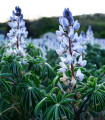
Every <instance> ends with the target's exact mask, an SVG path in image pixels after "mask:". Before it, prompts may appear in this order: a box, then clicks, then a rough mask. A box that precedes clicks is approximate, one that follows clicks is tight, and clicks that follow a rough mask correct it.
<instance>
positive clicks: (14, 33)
mask: <svg viewBox="0 0 105 120" xmlns="http://www.w3.org/2000/svg"><path fill="white" fill-rule="evenodd" d="M10 19H11V22H8V25H9V26H10V27H11V30H10V31H9V33H7V36H8V38H9V40H10V42H9V44H8V46H9V50H8V51H7V52H8V54H16V55H22V56H25V51H24V50H23V45H24V42H25V41H24V39H25V38H26V37H27V35H28V32H27V31H26V27H25V21H24V20H23V14H22V13H21V9H20V8H19V6H16V7H15V11H13V12H12V17H10Z"/></svg>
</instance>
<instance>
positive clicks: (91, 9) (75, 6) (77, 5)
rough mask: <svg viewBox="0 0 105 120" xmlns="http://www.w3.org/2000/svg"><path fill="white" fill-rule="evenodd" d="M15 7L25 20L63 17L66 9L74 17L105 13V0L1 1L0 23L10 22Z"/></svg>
mask: <svg viewBox="0 0 105 120" xmlns="http://www.w3.org/2000/svg"><path fill="white" fill-rule="evenodd" d="M15 6H20V8H21V9H22V13H23V15H24V18H25V19H29V20H32V19H38V18H40V17H52V16H61V15H62V12H63V10H64V8H69V9H70V11H71V12H72V14H73V15H81V14H93V13H104V14H105V0H0V22H5V21H7V20H9V18H10V16H11V15H12V10H14V8H15Z"/></svg>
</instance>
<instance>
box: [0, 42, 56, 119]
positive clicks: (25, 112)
mask: <svg viewBox="0 0 105 120" xmlns="http://www.w3.org/2000/svg"><path fill="white" fill-rule="evenodd" d="M3 47H4V46H3ZM25 49H26V54H27V55H26V57H22V56H19V55H17V56H16V55H7V54H6V52H5V50H4V49H3V48H1V50H0V53H1V54H2V56H1V61H0V119H1V120H7V119H8V120H9V119H14V118H16V120H26V119H36V118H37V116H35V115H34V108H35V106H36V105H37V104H38V102H39V101H40V100H41V99H42V97H43V96H45V94H46V91H45V90H46V87H45V85H44V82H43V81H44V80H45V81H46V86H49V82H50V81H51V80H52V79H53V78H54V77H55V72H54V70H53V68H52V67H51V66H50V65H49V64H48V63H46V62H45V60H44V59H43V58H42V57H41V56H42V51H41V50H40V49H39V48H36V47H35V46H34V45H33V44H32V43H29V44H28V45H27V46H26V48H25ZM51 88H52V87H51ZM52 92H53V91H52ZM5 106H7V107H5Z"/></svg>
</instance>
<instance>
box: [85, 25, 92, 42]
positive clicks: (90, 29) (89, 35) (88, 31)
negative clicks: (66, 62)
mask: <svg viewBox="0 0 105 120" xmlns="http://www.w3.org/2000/svg"><path fill="white" fill-rule="evenodd" d="M86 39H87V40H88V41H92V40H94V34H93V31H92V28H91V26H90V25H89V27H88V29H87V32H86Z"/></svg>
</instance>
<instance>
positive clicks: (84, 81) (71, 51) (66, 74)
mask: <svg viewBox="0 0 105 120" xmlns="http://www.w3.org/2000/svg"><path fill="white" fill-rule="evenodd" d="M59 22H60V26H59V30H57V31H56V34H57V36H58V40H59V41H60V48H59V49H58V50H56V52H57V54H58V55H60V56H61V62H60V63H59V67H57V68H56V69H58V68H59V69H58V72H57V76H56V77H55V79H54V80H53V82H52V85H53V89H51V90H50V92H49V93H47V94H45V97H44V96H43V99H42V100H41V101H40V102H39V103H38V104H37V106H36V107H35V115H38V116H40V113H41V112H42V113H43V116H42V119H43V120H71V119H73V120H81V119H85V117H86V116H87V115H90V114H91V115H93V116H97V113H98V112H101V111H102V110H103V109H104V106H105V81H104V77H102V76H100V78H98V77H97V76H98V75H99V74H100V73H103V70H104V68H102V70H99V71H97V76H96V77H94V76H95V74H92V73H91V71H87V70H86V69H85V68H84V66H85V65H86V64H87V61H86V60H83V51H84V48H83V46H82V45H81V36H79V37H78V33H77V31H78V29H79V27H80V23H79V22H78V21H77V20H76V21H74V19H73V16H72V13H71V11H69V9H68V8H67V9H64V12H63V16H62V17H60V18H59ZM103 74H104V73H103ZM93 75H94V76H93ZM88 117H89V116H88Z"/></svg>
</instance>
